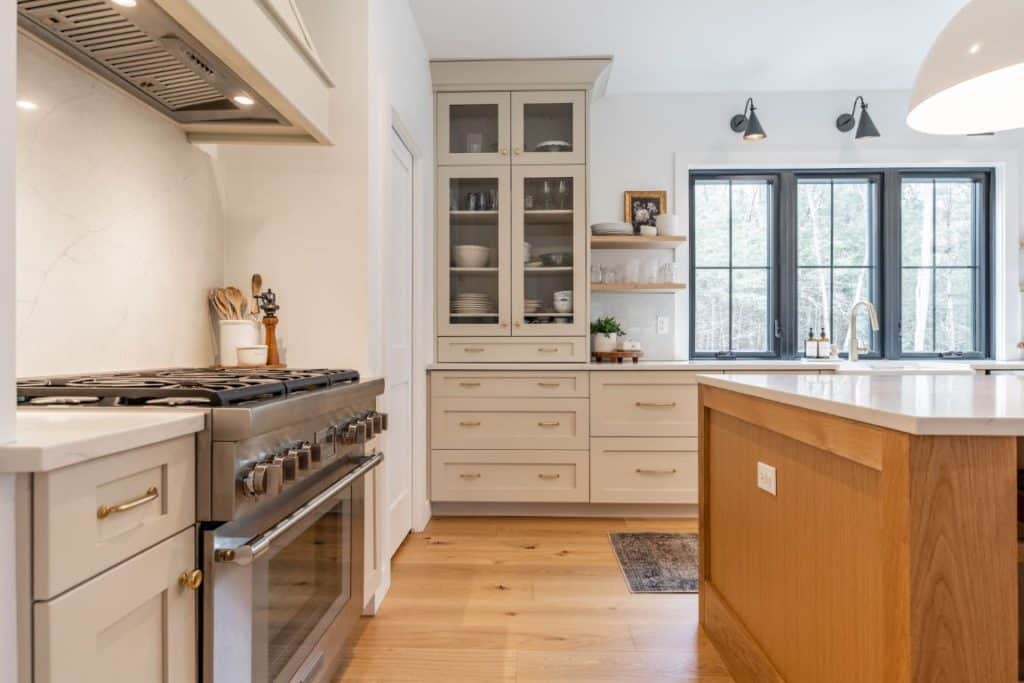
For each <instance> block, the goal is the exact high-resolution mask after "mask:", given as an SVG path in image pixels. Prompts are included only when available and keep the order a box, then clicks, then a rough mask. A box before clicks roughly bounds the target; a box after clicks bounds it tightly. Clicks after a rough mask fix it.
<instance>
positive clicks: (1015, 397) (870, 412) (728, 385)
mask: <svg viewBox="0 0 1024 683" xmlns="http://www.w3.org/2000/svg"><path fill="white" fill-rule="evenodd" d="M697 381H698V382H699V383H701V384H705V385H708V386H712V387H717V388H719V389H724V390H727V391H734V392H737V393H741V394H747V395H750V396H756V397H758V398H763V399H767V400H770V401H775V402H778V403H783V404H787V405H792V406H796V407H799V408H804V409H807V410H812V411H815V412H820V413H825V414H828V415H835V416H837V417H843V418H846V419H849V420H855V421H857V422H864V423H866V424H872V425H877V426H879V427H885V428H888V429H892V430H896V431H900V432H905V433H908V434H917V435H963V436H972V435H973V436H1024V376H1016V375H1000V376H982V375H914V376H891V375H890V376H877V375H875V376H871V375H867V376H865V375H783V374H777V375H773V374H756V375H729V374H725V375H700V376H698V378H697Z"/></svg>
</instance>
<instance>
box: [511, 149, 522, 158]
mask: <svg viewBox="0 0 1024 683" xmlns="http://www.w3.org/2000/svg"><path fill="white" fill-rule="evenodd" d="M512 153H513V154H515V155H516V156H519V155H520V154H522V153H523V150H521V149H520V148H518V147H515V148H513V149H512Z"/></svg>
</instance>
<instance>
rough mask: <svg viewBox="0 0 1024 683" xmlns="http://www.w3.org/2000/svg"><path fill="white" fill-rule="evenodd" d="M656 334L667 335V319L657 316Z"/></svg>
mask: <svg viewBox="0 0 1024 683" xmlns="http://www.w3.org/2000/svg"><path fill="white" fill-rule="evenodd" d="M658 334H668V317H667V316H664V315H659V316H658Z"/></svg>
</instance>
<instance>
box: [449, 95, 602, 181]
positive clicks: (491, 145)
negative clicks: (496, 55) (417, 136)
mask: <svg viewBox="0 0 1024 683" xmlns="http://www.w3.org/2000/svg"><path fill="white" fill-rule="evenodd" d="M437 121H438V126H437V163H438V164H439V165H441V166H452V165H474V166H475V165H490V164H509V163H511V164H514V165H527V164H529V165H534V164H582V163H585V162H586V139H587V138H586V95H585V93H584V92H583V91H563V92H545V91H522V92H474V93H439V94H438V96H437Z"/></svg>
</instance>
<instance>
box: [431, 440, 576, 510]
mask: <svg viewBox="0 0 1024 683" xmlns="http://www.w3.org/2000/svg"><path fill="white" fill-rule="evenodd" d="M430 467H431V499H432V500H436V501H476V502H506V503H539V502H546V503H585V502H586V501H587V499H588V496H589V492H588V488H589V474H588V472H587V470H588V460H587V453H586V451H474V452H465V451H434V452H433V453H432V454H431V466H430Z"/></svg>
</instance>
